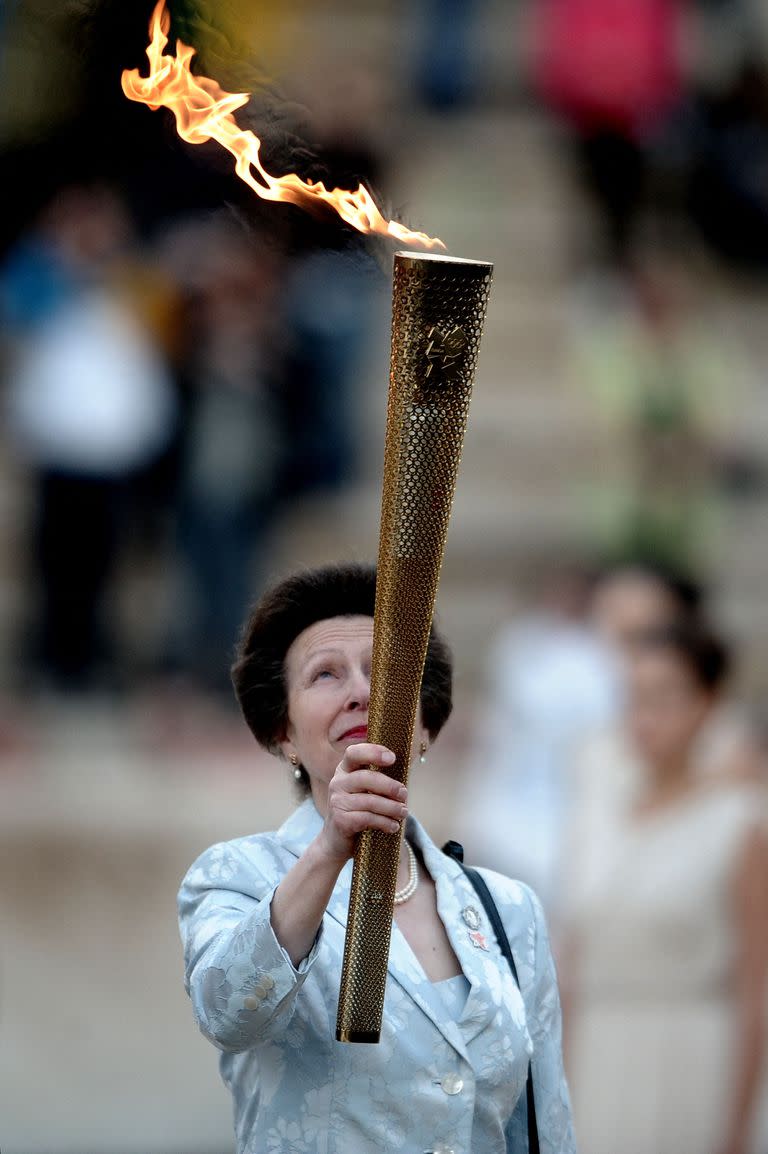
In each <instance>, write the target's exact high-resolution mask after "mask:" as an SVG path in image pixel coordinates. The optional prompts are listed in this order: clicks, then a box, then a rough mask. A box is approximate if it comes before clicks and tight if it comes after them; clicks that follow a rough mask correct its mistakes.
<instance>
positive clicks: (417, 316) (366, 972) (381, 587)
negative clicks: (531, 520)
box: [336, 252, 493, 1042]
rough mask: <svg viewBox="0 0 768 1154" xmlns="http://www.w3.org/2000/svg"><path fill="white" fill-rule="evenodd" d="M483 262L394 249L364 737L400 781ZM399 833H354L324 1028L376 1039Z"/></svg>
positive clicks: (460, 431)
mask: <svg viewBox="0 0 768 1154" xmlns="http://www.w3.org/2000/svg"><path fill="white" fill-rule="evenodd" d="M492 272H493V265H491V264H486V263H483V262H481V261H474V260H457V259H454V258H452V257H445V256H431V255H430V256H428V255H425V254H422V253H415V252H398V253H396V254H395V271H394V283H393V290H392V354H391V365H390V382H389V402H388V408H387V432H386V443H385V450H384V483H383V490H382V503H381V526H380V531H379V559H378V572H377V578H376V608H375V615H374V630H373V665H372V670H371V699H370V704H369V707H368V740H369V741H372V742H376V743H379V744H381V745H385V746H387V748H388V749H391V750H392V751H393V753H394V754H395V757H396V760H395V763H394V765H393V766H392V767H391V768H389V769H387V770H386V771H384V772H386V773H389V774H390V776H391V777H394V778H395V779H396V780H398V781H401V782H403V783H405V782H406V781H407V778H408V765H409V762H410V752H411V743H412V739H413V729H414V725H415V721H416V710H417V707H418V701H419V691H420V688H421V679H422V674H423V672H424V661H425V658H426V653H427V642H428V640H429V633H430V629H431V627H432V617H433V613H434V607H435V597H436V594H437V584H438V580H439V576H440V567H441V565H442V560H443V553H444V550H445V538H446V533H447V531H448V521H449V519H450V515H451V505H452V503H453V494H454V490H455V486H456V476H457V472H458V467H459V461H460V459H461V451H462V445H463V442H464V432H465V429H466V424H467V414H468V411H469V402H470V398H471V395H472V385H473V381H474V374H475V366H476V363H477V354H478V349H479V345H480V337H481V335H482V330H483V322H484V320H485V311H486V307H487V303H488V294H489V292H490V287H491V276H492ZM400 843H401V835H399V834H386V833H381V832H379V831H377V830H366V831H365V832H364V833H363V834H361V835H360V838H359V841H358V845H357V850H356V853H355V861H354V868H353V872H352V890H351V895H350V902H349V914H348V918H347V933H346V940H345V944H344V964H343V969H342V975H341V989H340V992H339V1010H338V1018H337V1022H336V1037H337V1039H338V1040H339V1041H340V1042H378V1041H379V1037H380V1033H381V1021H382V1016H383V1011H384V993H385V987H386V979H387V962H388V959H389V946H390V939H391V936H392V916H393V910H394V897H395V885H396V878H397V865H398V859H399V856H400Z"/></svg>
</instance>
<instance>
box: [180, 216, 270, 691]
mask: <svg viewBox="0 0 768 1154" xmlns="http://www.w3.org/2000/svg"><path fill="white" fill-rule="evenodd" d="M165 248H166V250H168V252H169V256H170V259H171V260H172V261H174V262H175V267H176V274H177V276H178V278H179V282H180V285H181V291H182V293H183V294H184V298H185V305H184V311H185V322H184V324H183V326H182V335H181V350H180V369H181V377H182V382H183V385H182V390H183V394H184V397H185V420H184V429H183V435H182V444H181V451H180V464H179V481H178V507H177V541H178V548H179V556H180V560H181V566H182V579H183V583H184V586H185V592H186V594H187V596H183V597H182V598H181V599H180V601H179V603H178V604H179V611H178V612H177V614H176V617H175V620H174V622H173V625H172V629H173V637H172V641H171V648H172V652H173V664H174V665H175V666H178V667H179V668H180V670H181V671H184V672H187V673H189V674H191V676H192V677H193V679H194V681H195V682H196V684H197V685H198V686H199V687H200V688H201V689H203V690H209V691H215V692H216V693H223V692H227V696H229V676H228V670H229V665H230V660H231V653H232V651H233V647H234V644H235V641H236V639H237V634H238V630H239V626H240V622H241V620H242V617H243V614H244V612H245V608H246V605H247V603H248V599H249V597H250V595H251V593H252V591H253V589H254V588H259V586H260V584H261V580H262V579H263V576H264V573H265V571H266V568H267V565H268V555H269V543H268V542H269V537H268V534H269V528H270V524H271V520H272V513H273V508H274V503H275V500H276V485H277V470H278V464H279V459H280V449H281V444H280V432H279V429H278V427H277V416H276V406H275V402H274V397H273V393H272V389H271V383H270V374H271V373H272V372H273V366H272V364H271V359H270V358H271V355H272V354H271V347H272V344H273V343H274V337H273V330H274V327H275V323H276V315H275V314H276V307H275V296H276V292H277V285H278V284H279V280H278V274H279V267H280V266H279V260H278V258H277V255H276V253H275V252H274V251H272V250H270V249H268V248H267V246H266V245H265V244H264V243H262V241H261V239H260V238H259V236H258V234H257V233H256V232H255V231H254V230H251V231H249V232H248V233H246V232H245V231H244V230H243V229H242V228H241V227H239V226H238V225H237V224H236V223H235V222H234V221H231V220H230V221H225V220H218V221H217V220H210V219H207V218H194V219H193V220H191V221H189V222H187V223H186V224H184V225H182V226H180V227H178V228H176V229H175V230H172V231H171V232H170V233H169V235H168V237H167V238H166V241H165ZM181 266H185V267H181Z"/></svg>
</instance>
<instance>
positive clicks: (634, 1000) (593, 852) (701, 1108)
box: [565, 625, 768, 1154]
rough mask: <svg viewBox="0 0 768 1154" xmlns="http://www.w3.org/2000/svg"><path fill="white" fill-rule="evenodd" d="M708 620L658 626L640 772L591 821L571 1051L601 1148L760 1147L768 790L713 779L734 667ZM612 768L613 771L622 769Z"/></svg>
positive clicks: (635, 708)
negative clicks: (705, 776)
mask: <svg viewBox="0 0 768 1154" xmlns="http://www.w3.org/2000/svg"><path fill="white" fill-rule="evenodd" d="M728 664H729V663H728V656H727V653H726V650H725V648H724V646H723V644H722V643H721V642H720V641H719V640H718V639H717V638H716V637H714V636H713V635H711V634H710V633H708V632H706V631H705V630H703V629H702V628H701V627H697V626H691V625H686V626H677V627H672V628H667V629H663V630H657V631H655V632H652V633H649V634H647V635H646V636H645V637H644V638H642V639H638V640H637V641H636V643H635V648H634V654H633V657H632V661H631V671H630V681H629V700H628V707H627V713H626V734H627V739H628V742H629V743H630V745H631V747H632V750H633V754H634V756H635V757H636V759H637V761H638V764H639V765H640V767H641V773H640V774H638V775H637V776H635V777H632V778H627V779H624V786H623V788H621V789H615V788H608V789H606V790H605V791H604V792H603V793H602V794H597V793H595V792H591V794H590V797H589V802H588V804H584V805H582V806H581V807H580V810H579V813H578V815H577V817H576V818H575V819H574V824H573V829H572V837H571V839H570V842H569V851H568V861H569V870H568V900H567V907H566V934H567V941H568V951H567V954H566V957H567V962H566V965H565V970H566V972H567V975H568V977H567V988H568V993H567V998H566V1002H567V1007H568V1016H567V1023H568V1027H567V1038H568V1042H567V1056H568V1065H569V1068H570V1071H571V1079H572V1087H573V1093H574V1110H575V1117H576V1122H577V1128H578V1133H579V1136H580V1142H581V1143H582V1144H583V1147H584V1149H585V1150H588V1151H589V1152H590V1154H615V1152H616V1151H619V1150H620V1151H621V1152H622V1154H660V1152H662V1151H664V1152H665V1151H672V1150H674V1151H675V1152H676V1154H748V1151H752V1150H754V1151H755V1152H756V1154H757V1151H763V1150H764V1149H765V1146H764V1145H761V1144H760V1143H759V1139H755V1140H754V1142H755V1143H756V1144H753V1141H751V1139H750V1133H751V1130H752V1123H753V1120H754V1112H755V1108H756V1105H757V1099H758V1093H759V1086H760V1076H761V1063H762V1058H763V1053H764V1045H765V1009H766V1005H765V997H766V971H767V969H768V845H767V843H766V808H765V805H766V798H765V791H764V789H760V788H758V787H756V786H754V785H745V784H734V783H732V782H730V781H728V780H727V779H726V778H724V777H723V776H717V777H715V778H714V779H710V780H707V781H703V780H702V778H701V775H700V773H699V772H698V769H697V765H696V757H697V754H696V750H697V745H698V742H699V741H700V739H701V736H702V733H703V732H704V730H705V728H706V726H707V724H708V722H709V719H710V717H711V715H712V711H713V709H714V708H715V707H716V705H717V703H718V701H719V698H720V696H721V694H722V692H723V689H724V686H725V684H726V680H727V673H728ZM606 771H607V772H608V767H606Z"/></svg>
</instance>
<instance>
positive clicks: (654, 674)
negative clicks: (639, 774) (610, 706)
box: [627, 649, 714, 768]
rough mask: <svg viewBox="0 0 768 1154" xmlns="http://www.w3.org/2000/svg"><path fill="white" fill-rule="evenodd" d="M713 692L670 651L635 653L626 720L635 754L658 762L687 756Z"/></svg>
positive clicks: (670, 762)
mask: <svg viewBox="0 0 768 1154" xmlns="http://www.w3.org/2000/svg"><path fill="white" fill-rule="evenodd" d="M713 705H714V695H713V694H712V693H710V692H709V691H708V690H706V689H705V688H704V687H703V686H701V685H700V684H699V683H698V682H697V680H696V678H695V677H694V675H693V673H692V671H691V670H690V669H689V668H688V666H687V665H686V663H685V662H684V661H683V660H682V659H681V658H680V657H678V656H677V654H675V653H674V652H673V651H670V650H666V649H652V650H645V651H641V652H640V653H637V654H636V655H635V657H634V658H633V660H632V662H631V666H630V678H629V704H628V717H627V723H628V727H629V732H630V736H631V738H632V741H633V743H634V745H635V748H636V749H637V751H638V753H639V754H640V756H641V757H642V758H643V760H644V761H646V762H647V763H649V764H651V765H654V766H658V767H660V768H663V767H664V766H678V765H679V764H680V762H681V761H682V760H687V758H688V756H689V754H690V750H691V746H692V745H693V743H694V741H695V740H696V738H697V736H698V734H699V732H700V731H701V728H702V726H703V725H704V724H705V722H706V721H707V718H708V717H709V714H710V712H711V710H712V707H713Z"/></svg>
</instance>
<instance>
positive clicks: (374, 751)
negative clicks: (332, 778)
mask: <svg viewBox="0 0 768 1154" xmlns="http://www.w3.org/2000/svg"><path fill="white" fill-rule="evenodd" d="M394 763H395V755H394V753H393V752H392V750H391V749H387V747H386V746H385V745H374V744H373V743H372V742H370V741H362V742H359V743H358V744H356V745H349V746H347V750H346V753H345V754H344V756H343V758H342V759H341V764H340V765H339V769H343V770H346V772H347V773H351V772H352V771H353V770H357V769H360V768H361V767H362V766H365V765H380V766H382V768H386V767H388V766H390V765H394Z"/></svg>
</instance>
